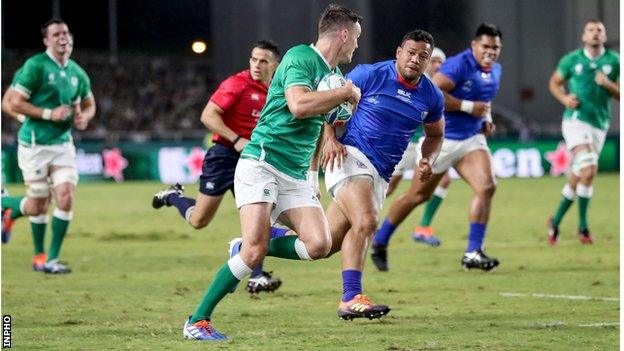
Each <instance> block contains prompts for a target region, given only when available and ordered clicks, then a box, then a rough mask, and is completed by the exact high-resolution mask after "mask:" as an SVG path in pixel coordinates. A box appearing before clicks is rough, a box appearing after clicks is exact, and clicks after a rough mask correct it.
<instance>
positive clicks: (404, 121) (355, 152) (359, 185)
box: [322, 30, 444, 319]
mask: <svg viewBox="0 0 624 351" xmlns="http://www.w3.org/2000/svg"><path fill="white" fill-rule="evenodd" d="M433 48H434V41H433V37H432V36H431V35H430V34H429V33H427V32H425V31H422V30H414V31H411V32H409V33H407V34H406V35H405V36H404V37H403V40H402V41H401V45H400V46H399V47H398V48H397V50H396V60H388V61H382V62H378V63H375V64H368V65H358V66H357V67H356V68H355V69H353V71H351V72H350V73H349V74H348V75H347V78H348V79H350V80H352V81H353V84H354V85H355V86H357V87H358V88H360V90H361V93H362V98H361V100H360V103H359V105H358V108H357V111H356V112H355V114H354V115H353V117H352V118H351V120H350V121H349V123H348V124H347V125H346V129H345V131H344V134H342V135H341V136H339V137H338V138H337V137H336V130H335V129H334V127H333V126H330V125H328V124H326V125H325V130H324V135H323V139H324V140H323V142H324V143H323V160H322V165H323V167H324V169H325V184H326V186H327V190H328V192H329V193H330V195H331V196H332V197H333V199H334V200H335V201H334V202H332V203H331V205H330V206H329V208H328V209H327V220H328V221H329V225H330V229H331V233H332V249H331V252H330V255H331V254H332V253H335V252H337V251H340V250H342V280H343V295H342V298H341V300H340V303H339V307H338V316H339V317H340V318H342V319H353V318H360V317H365V318H369V319H372V318H379V317H381V316H383V315H385V314H387V313H388V312H389V311H390V308H389V307H388V306H386V305H374V304H373V303H372V302H371V301H370V299H369V298H368V297H367V296H366V295H364V294H363V293H362V270H363V268H364V260H365V258H366V250H367V248H368V245H369V242H370V239H371V238H372V236H373V234H374V233H375V229H376V228H377V224H378V222H379V211H380V209H381V206H382V204H383V202H384V199H385V197H386V190H387V188H388V181H389V180H390V178H391V177H392V172H393V171H394V168H395V166H396V165H397V163H399V161H400V160H401V157H402V156H403V153H404V152H405V149H406V148H407V146H408V144H409V142H410V139H411V137H412V135H413V134H414V132H415V130H416V128H418V127H419V126H420V125H421V124H422V125H424V132H425V137H424V139H423V142H422V155H423V157H422V158H421V160H420V162H419V165H418V174H417V175H416V176H417V177H419V179H420V181H421V182H423V183H426V182H428V181H429V180H430V179H431V176H432V169H431V165H432V164H434V161H435V158H436V157H437V155H438V153H439V151H440V148H441V147H442V140H443V135H444V134H443V133H444V118H442V116H443V111H444V97H443V95H442V92H441V91H440V90H439V89H438V88H436V86H435V85H434V84H433V83H432V82H431V81H430V80H429V78H427V77H426V76H425V75H424V74H423V73H424V72H425V69H426V68H427V65H428V64H429V60H430V58H431V53H432V51H433ZM434 188H435V185H434Z"/></svg>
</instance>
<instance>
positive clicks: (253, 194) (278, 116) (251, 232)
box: [183, 5, 362, 340]
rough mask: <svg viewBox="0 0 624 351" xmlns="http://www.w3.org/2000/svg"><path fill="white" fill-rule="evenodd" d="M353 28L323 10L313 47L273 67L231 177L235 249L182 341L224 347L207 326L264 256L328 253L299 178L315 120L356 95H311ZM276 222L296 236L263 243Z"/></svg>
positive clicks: (347, 47) (340, 12)
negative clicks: (238, 237) (238, 233)
mask: <svg viewBox="0 0 624 351" xmlns="http://www.w3.org/2000/svg"><path fill="white" fill-rule="evenodd" d="M361 20H362V17H360V16H359V15H358V14H356V13H355V12H353V11H351V10H349V9H347V8H345V7H343V6H338V5H330V6H329V7H328V8H327V9H326V10H325V11H324V12H323V13H322V14H321V17H320V20H319V26H318V40H317V41H316V43H314V44H311V45H298V46H295V47H293V48H291V49H290V50H288V52H287V53H286V54H285V55H284V57H283V59H282V62H281V63H280V64H279V66H278V68H277V71H276V72H275V76H274V77H273V82H272V84H271V87H270V88H269V93H268V97H267V103H266V105H265V106H264V109H263V110H262V113H261V117H260V120H259V121H258V125H257V126H256V128H255V129H254V130H253V132H252V135H251V141H250V142H249V144H247V146H246V147H245V149H244V150H243V152H242V153H241V159H240V160H239V161H238V165H237V166H236V172H235V175H234V189H235V192H236V205H237V207H238V208H239V210H240V221H241V230H242V245H241V243H239V242H236V241H233V242H231V250H230V252H231V258H230V259H229V260H228V261H227V263H226V264H225V265H223V266H222V267H221V269H220V270H219V271H218V272H217V274H216V275H215V277H214V279H213V280H212V283H211V284H210V286H209V287H208V290H207V291H206V293H205V295H204V296H203V298H202V300H201V302H200V304H199V306H198V307H197V310H196V311H195V313H194V314H193V315H192V316H190V317H189V319H188V320H187V322H186V323H185V324H184V329H183V330H184V336H185V337H186V338H190V339H196V340H222V339H226V336H225V335H223V334H221V333H219V332H217V331H216V330H215V329H214V327H213V326H212V322H211V318H212V312H213V310H214V308H215V307H216V306H217V304H218V303H219V301H221V299H223V297H224V296H225V295H226V294H227V293H228V291H230V290H231V289H232V288H234V287H235V286H236V285H237V284H238V283H239V281H240V280H242V279H243V278H244V277H246V276H247V275H249V274H250V273H251V271H252V268H251V267H255V266H257V265H258V264H259V263H260V262H262V260H263V259H264V257H265V256H266V255H269V256H275V257H281V258H286V259H292V260H314V259H319V258H323V257H325V256H326V255H327V253H328V252H329V250H330V247H331V234H330V232H329V225H328V223H327V219H326V217H325V214H324V213H323V209H322V208H321V204H320V202H319V200H318V198H317V197H316V191H315V189H314V188H313V187H312V185H311V184H309V183H308V182H307V180H306V172H307V171H308V169H309V168H310V163H311V160H312V156H313V154H314V152H315V150H316V149H317V147H316V146H317V143H318V140H319V139H320V138H319V137H320V132H321V127H322V125H323V117H322V116H321V114H323V113H326V112H328V111H330V110H332V109H333V108H334V107H336V106H338V105H340V104H341V103H343V102H344V101H349V102H350V103H352V104H353V106H356V105H357V103H358V102H359V97H360V95H359V90H358V89H357V88H356V87H355V86H354V85H353V84H352V83H351V82H347V84H346V85H345V86H343V87H340V88H336V89H333V90H329V91H316V87H317V85H318V83H319V81H320V80H321V79H322V78H323V77H325V76H326V75H328V74H331V73H334V74H341V73H340V70H339V69H338V67H337V65H338V64H341V63H348V62H351V59H352V57H353V52H354V51H355V49H356V48H357V42H358V38H359V36H360V33H361V30H362V29H361V26H360V21H361ZM278 219H279V221H280V222H281V223H283V224H285V225H287V226H288V227H289V228H291V229H292V230H294V231H295V232H296V233H297V234H298V235H287V236H282V237H279V238H274V239H271V237H270V235H271V233H270V232H271V231H270V229H271V227H270V226H271V224H272V223H274V222H275V221H276V220H278Z"/></svg>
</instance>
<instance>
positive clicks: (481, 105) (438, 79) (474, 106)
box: [433, 72, 490, 118]
mask: <svg viewBox="0 0 624 351" xmlns="http://www.w3.org/2000/svg"><path fill="white" fill-rule="evenodd" d="M433 83H434V84H435V85H436V86H437V87H438V88H440V90H442V93H443V94H444V109H445V110H446V111H463V112H466V113H468V114H470V115H473V116H475V117H478V118H483V117H487V116H488V115H489V114H490V103H489V102H488V101H471V100H461V99H458V98H456V97H454V96H453V95H451V94H449V91H451V90H453V89H454V88H455V82H454V81H453V80H452V79H451V78H449V77H448V76H446V75H445V74H444V73H441V72H438V73H436V74H435V76H433Z"/></svg>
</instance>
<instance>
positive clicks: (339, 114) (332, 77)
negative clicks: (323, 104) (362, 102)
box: [316, 73, 353, 127]
mask: <svg viewBox="0 0 624 351" xmlns="http://www.w3.org/2000/svg"><path fill="white" fill-rule="evenodd" d="M345 84H347V81H346V80H345V79H344V77H342V76H340V75H338V74H335V73H330V74H328V75H326V76H325V77H323V79H321V81H320V82H319V84H318V87H317V88H316V90H317V91H327V90H332V89H336V88H340V87H343V86H345ZM352 114H353V106H352V105H351V103H350V102H348V101H345V102H343V103H341V104H340V105H338V106H336V107H334V108H333V109H332V110H330V111H329V112H327V113H325V114H323V117H324V118H325V121H326V122H327V123H329V124H332V125H334V126H337V127H339V126H343V125H345V124H346V123H347V122H348V121H349V119H350V118H351V115H352Z"/></svg>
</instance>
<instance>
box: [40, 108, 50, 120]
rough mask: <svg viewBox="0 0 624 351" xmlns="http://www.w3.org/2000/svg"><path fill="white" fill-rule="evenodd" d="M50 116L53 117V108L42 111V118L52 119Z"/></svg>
mask: <svg viewBox="0 0 624 351" xmlns="http://www.w3.org/2000/svg"><path fill="white" fill-rule="evenodd" d="M50 118H52V110H50V109H49V108H44V109H43V112H42V113H41V119H44V120H46V121H48V120H50Z"/></svg>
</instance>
